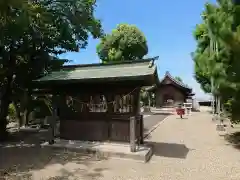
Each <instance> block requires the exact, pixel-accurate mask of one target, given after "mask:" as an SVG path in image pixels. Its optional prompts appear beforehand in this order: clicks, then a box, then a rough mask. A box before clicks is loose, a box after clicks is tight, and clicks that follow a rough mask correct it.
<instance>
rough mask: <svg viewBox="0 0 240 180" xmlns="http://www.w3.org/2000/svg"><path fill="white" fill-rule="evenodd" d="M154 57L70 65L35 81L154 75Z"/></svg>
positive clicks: (125, 77) (127, 77) (126, 77)
mask: <svg viewBox="0 0 240 180" xmlns="http://www.w3.org/2000/svg"><path fill="white" fill-rule="evenodd" d="M153 60H154V59H146V60H139V61H134V62H122V63H112V64H88V65H69V66H64V67H63V69H62V70H60V71H55V72H52V73H50V74H48V75H47V76H44V77H42V78H40V79H37V80H35V82H47V81H67V80H76V81H80V80H82V81H83V80H84V81H87V80H99V79H109V78H110V79H112V80H114V79H119V78H120V79H129V78H139V77H144V76H152V75H154V74H155V73H156V69H157V68H156V65H155V64H154V61H153Z"/></svg>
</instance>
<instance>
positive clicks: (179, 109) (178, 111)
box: [176, 104, 185, 119]
mask: <svg viewBox="0 0 240 180" xmlns="http://www.w3.org/2000/svg"><path fill="white" fill-rule="evenodd" d="M176 111H177V115H179V116H180V118H181V119H182V118H183V115H184V114H185V110H184V108H183V107H182V105H181V104H179V105H178V107H177V109H176Z"/></svg>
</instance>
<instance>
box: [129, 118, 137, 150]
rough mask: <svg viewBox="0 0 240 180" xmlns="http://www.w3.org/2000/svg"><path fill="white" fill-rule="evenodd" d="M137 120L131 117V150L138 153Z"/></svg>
mask: <svg viewBox="0 0 240 180" xmlns="http://www.w3.org/2000/svg"><path fill="white" fill-rule="evenodd" d="M135 140H136V118H135V117H130V150H131V152H136V141H135Z"/></svg>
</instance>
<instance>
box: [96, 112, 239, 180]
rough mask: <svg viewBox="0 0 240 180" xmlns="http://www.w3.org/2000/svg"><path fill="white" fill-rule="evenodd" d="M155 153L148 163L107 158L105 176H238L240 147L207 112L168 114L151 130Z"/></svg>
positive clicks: (184, 179)
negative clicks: (184, 116) (230, 142)
mask: <svg viewBox="0 0 240 180" xmlns="http://www.w3.org/2000/svg"><path fill="white" fill-rule="evenodd" d="M149 143H150V144H153V145H154V151H155V155H154V156H153V157H152V160H151V161H150V162H149V163H147V164H143V163H137V162H134V161H119V160H113V159H111V160H107V161H104V162H101V163H99V164H98V165H97V167H101V168H103V169H104V170H103V171H102V172H101V177H99V178H98V179H106V180H108V179H109V180H130V179H131V180H239V179H240V151H239V150H236V149H234V148H233V147H232V146H231V145H227V144H226V141H224V139H223V137H221V136H219V134H218V132H216V130H215V124H214V123H213V122H212V121H211V116H210V115H209V114H208V113H193V114H192V115H191V116H189V117H188V119H183V120H181V119H178V117H177V116H174V115H173V116H169V117H168V118H167V119H166V120H164V121H163V122H162V123H161V125H160V126H159V127H158V128H157V129H156V130H155V131H154V132H153V133H152V134H151V138H150V139H149Z"/></svg>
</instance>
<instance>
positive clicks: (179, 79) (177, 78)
mask: <svg viewBox="0 0 240 180" xmlns="http://www.w3.org/2000/svg"><path fill="white" fill-rule="evenodd" d="M175 79H176V80H177V81H179V82H183V81H182V78H180V77H179V76H176V77H175Z"/></svg>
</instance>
